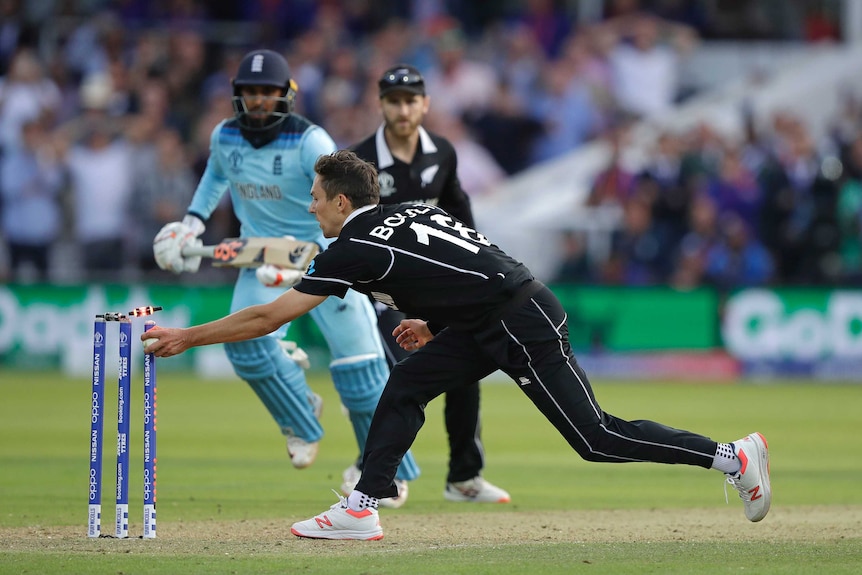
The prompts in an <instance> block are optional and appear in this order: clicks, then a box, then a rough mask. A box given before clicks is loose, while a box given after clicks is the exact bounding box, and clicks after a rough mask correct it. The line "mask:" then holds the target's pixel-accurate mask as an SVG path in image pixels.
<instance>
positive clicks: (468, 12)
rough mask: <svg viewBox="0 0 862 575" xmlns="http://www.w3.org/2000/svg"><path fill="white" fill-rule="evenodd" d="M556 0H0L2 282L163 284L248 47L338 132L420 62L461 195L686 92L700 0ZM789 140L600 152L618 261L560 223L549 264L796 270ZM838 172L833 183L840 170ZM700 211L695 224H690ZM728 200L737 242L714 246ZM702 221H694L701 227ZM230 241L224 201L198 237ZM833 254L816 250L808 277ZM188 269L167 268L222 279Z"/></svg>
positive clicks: (799, 164) (576, 276)
mask: <svg viewBox="0 0 862 575" xmlns="http://www.w3.org/2000/svg"><path fill="white" fill-rule="evenodd" d="M570 5H572V3H566V2H559V1H555V0H529V1H527V2H508V1H503V2H457V1H455V2H453V1H448V2H447V1H443V0H438V1H435V0H413V1H408V2H404V1H396V0H389V1H379V2H352V1H347V0H283V1H280V2H274V1H267V0H247V1H239V0H234V1H229V0H225V1H223V2H205V1H203V0H163V1H156V0H78V1H74V0H66V1H63V0H27V1H26V2H25V1H24V0H0V219H2V237H3V240H4V243H5V248H6V249H5V252H6V253H5V255H3V256H0V278H2V279H4V280H9V281H53V282H75V281H82V280H96V281H127V280H134V279H140V278H145V279H148V280H152V281H159V280H163V279H166V276H165V275H164V274H162V273H161V272H160V271H159V270H157V269H155V264H154V262H153V258H152V250H151V242H152V238H153V237H154V235H155V234H156V232H157V231H158V229H159V228H160V227H161V226H162V225H163V224H165V223H167V222H170V221H175V220H178V219H181V218H182V216H183V215H184V212H185V208H186V207H187V205H188V203H189V200H190V198H191V195H192V193H193V192H194V189H195V187H196V184H197V180H198V178H199V176H200V174H201V173H202V172H203V168H204V166H205V164H206V161H207V156H208V141H209V135H210V132H211V130H212V129H213V127H214V126H215V125H216V124H217V123H218V122H219V121H220V120H221V119H223V118H226V117H229V116H231V115H232V113H233V112H232V108H231V102H230V96H231V87H230V79H231V77H232V75H233V73H234V71H235V69H236V66H237V63H238V62H239V59H240V58H241V57H242V55H243V54H244V53H245V52H246V51H247V50H249V49H252V48H256V47H269V48H272V49H276V50H279V51H281V52H282V53H283V54H284V55H285V56H286V58H287V59H288V61H289V63H290V65H291V69H292V73H293V76H294V79H295V80H296V82H297V83H298V85H299V96H298V99H297V108H296V111H297V112H298V113H300V114H303V115H305V116H307V117H308V118H309V119H311V120H312V121H313V122H315V123H318V124H320V125H321V126H323V127H324V128H325V129H326V130H327V131H328V132H329V133H330V135H331V136H332V137H333V139H334V140H335V141H336V143H337V144H338V145H339V146H340V147H347V146H350V145H352V144H354V143H356V142H358V141H359V140H361V139H362V138H364V137H366V136H367V135H368V134H370V133H371V132H373V131H374V130H375V129H376V128H377V126H378V124H379V122H380V117H379V113H378V111H377V88H376V80H377V77H378V76H379V74H380V73H381V72H382V70H384V69H386V68H387V67H389V66H391V65H392V64H393V63H396V62H402V61H403V62H408V63H411V64H413V65H415V66H417V67H418V68H419V69H420V70H422V72H423V74H424V75H425V79H426V85H427V87H428V93H429V95H430V96H431V102H432V104H431V111H432V112H431V114H430V115H429V117H428V119H427V122H426V127H428V128H429V129H431V130H433V131H436V132H438V133H440V134H441V135H443V136H445V137H447V138H449V139H450V140H451V141H452V143H453V144H454V145H455V148H456V151H457V152H458V155H459V175H460V177H461V179H462V184H463V187H464V189H465V190H466V191H467V192H468V193H469V194H471V195H474V196H478V195H481V194H491V193H493V190H494V187H495V185H496V184H498V183H499V182H501V181H502V180H503V179H504V178H506V177H508V176H510V175H512V174H516V173H518V172H520V171H522V170H524V169H526V168H528V167H531V166H534V165H536V164H538V163H541V162H544V161H547V160H550V159H552V158H556V157H558V156H560V155H562V154H565V153H567V152H569V151H571V150H573V149H576V148H578V147H579V146H581V145H582V144H584V143H585V142H588V141H592V140H594V139H596V138H602V137H609V138H612V139H616V140H617V141H619V143H620V145H624V142H623V141H622V140H623V139H624V133H625V126H627V125H629V124H630V122H632V121H634V120H637V119H640V118H644V117H649V116H651V115H654V114H660V113H662V112H664V111H666V110H668V109H670V108H671V107H672V106H673V105H674V104H675V103H677V102H679V101H680V100H681V99H683V98H685V97H686V96H687V95H688V94H687V91H688V89H687V88H686V87H685V86H684V85H683V83H682V82H681V81H680V77H679V70H680V62H681V59H683V58H685V55H686V54H687V53H689V52H690V50H691V49H692V47H693V46H695V45H696V44H697V42H698V37H699V32H700V31H702V30H704V29H705V28H703V22H702V19H701V15H700V14H699V13H698V11H697V10H696V9H692V7H695V8H696V7H697V6H699V5H702V3H699V2H698V3H691V2H673V1H665V2H638V1H637V0H617V1H609V2H600V3H597V4H596V3H594V5H601V6H602V12H601V13H600V14H596V15H593V16H594V17H593V18H592V19H590V20H589V21H580V22H579V21H578V18H577V17H576V16H577V14H575V13H574V12H573V10H572V8H571V6H570ZM820 33H821V34H822V33H823V32H822V30H821V32H820ZM786 122H787V123H788V124H792V119H787V120H786ZM777 128H782V129H784V130H790V128H789V127H787V126H777ZM796 130H797V132H801V131H804V127H797V128H796ZM801 140H804V137H803V136H801V135H798V136H794V135H793V134H791V133H790V132H785V133H779V132H776V133H775V134H771V135H770V136H769V137H764V138H760V139H758V138H752V139H751V140H750V141H748V142H745V144H744V145H743V146H741V147H738V148H733V147H731V146H729V145H728V144H727V143H725V142H720V141H718V140H717V138H716V137H715V136H714V135H711V134H709V133H708V131H707V130H704V131H703V132H701V133H699V134H697V135H694V136H692V135H686V136H683V137H681V136H674V135H672V134H668V135H666V136H665V137H663V138H662V139H661V142H660V144H659V147H658V149H657V150H656V156H655V159H654V163H653V165H652V166H651V168H650V169H649V170H647V172H645V173H642V174H640V173H639V174H627V173H622V172H623V170H621V168H620V167H619V166H609V168H608V172H607V174H603V175H602V177H601V178H600V179H599V181H597V184H596V190H595V192H594V194H593V197H592V198H591V200H590V201H591V202H594V203H603V202H618V203H619V205H620V206H624V210H625V214H626V215H625V220H624V221H625V225H624V227H623V229H622V230H621V231H620V234H619V237H618V238H616V239H615V241H614V250H613V254H612V256H611V257H610V258H609V259H607V261H602V262H595V261H587V260H588V259H589V258H586V257H584V256H583V255H580V256H579V255H578V248H577V244H578V243H579V238H578V237H577V234H572V235H571V237H570V238H569V240H570V241H571V243H572V246H573V247H572V248H571V253H572V257H571V261H567V262H565V265H564V269H561V273H560V279H571V280H577V281H592V282H603V283H643V284H646V283H660V282H675V283H686V282H687V283H692V284H697V283H699V282H704V281H707V279H708V281H713V279H711V278H713V277H714V274H715V273H716V272H715V268H716V267H718V268H721V267H723V268H730V267H734V266H738V264H737V263H736V259H735V256H733V249H734V248H733V247H732V245H731V244H732V243H733V242H736V243H739V242H744V245H746V246H748V245H750V246H758V245H759V246H761V249H760V251H759V252H758V253H759V254H760V255H759V256H755V255H752V256H751V257H752V258H753V259H752V261H751V262H750V263H749V264H747V265H746V266H744V268H745V273H746V274H750V275H751V276H752V277H751V278H747V277H746V281H752V282H755V281H774V280H789V281H797V280H799V281H802V280H807V279H812V278H811V277H808V276H811V273H812V272H811V271H809V270H807V262H806V260H805V258H806V257H814V255H812V254H811V253H810V252H811V250H812V248H811V246H809V245H808V244H809V243H811V242H810V240H809V236H810V235H811V234H814V235H817V234H818V228H816V225H817V224H818V223H819V222H820V221H821V219H822V217H823V214H822V213H821V212H822V211H823V209H824V207H823V205H822V204H823V202H822V201H820V196H821V195H822V194H821V192H820V191H818V190H819V188H817V186H816V184H817V182H820V181H821V179H818V178H817V176H816V174H817V173H819V172H818V169H817V168H815V167H814V165H815V164H817V163H818V161H819V158H817V157H815V154H816V152H815V151H814V147H813V146H811V145H810V142H809V145H808V147H807V148H806V146H805V144H804V143H803V142H801ZM844 145H845V146H849V144H848V143H844ZM850 159H852V158H850ZM817 165H819V164H817ZM844 165H845V167H846V169H845V170H844V172H843V176H842V178H843V180H842V181H844V180H847V181H849V178H850V175H851V174H853V171H852V164H851V163H846V164H844ZM616 172H619V173H616ZM618 180H619V181H618ZM854 181H855V180H854ZM621 182H625V184H623V183H621ZM830 185H831V186H833V187H834V186H836V185H837V184H836V182H834V181H833V182H832V183H831V184H830ZM704 190H707V192H704ZM701 192H703V193H701ZM848 193H849V192H848ZM833 195H837V194H833ZM707 200H709V201H707ZM836 202H837V203H838V204H841V205H845V204H847V203H848V202H850V200H849V199H845V200H843V201H839V200H837V199H836ZM709 210H712V211H713V212H715V214H714V215H713V216H712V218H713V220H714V221H713V223H712V224H707V223H703V224H701V223H700V222H699V221H698V222H696V221H695V220H697V219H698V218H699V217H703V218H706V219H708V216H698V215H696V213H698V214H699V213H701V212H708V211H709ZM818 210H819V211H818ZM845 211H852V208H851V207H849V206H846V207H845ZM729 213H732V214H737V215H738V220H739V222H738V225H737V228H739V229H742V230H744V233H742V235H743V236H744V238H743V239H739V238H737V239H735V240H730V239H725V236H726V235H727V233H728V230H730V228H731V227H732V226H731V225H730V223H729V219H728V217H727V214H729ZM835 219H836V221H838V220H840V219H841V217H840V216H838V215H835ZM762 222H766V225H765V226H761V225H760V224H761V223H762ZM700 225H705V226H706V225H711V226H712V227H713V228H714V232H713V233H714V234H715V238H713V237H711V236H710V237H707V234H708V232H707V231H706V230H700V229H699V227H698V226H700ZM850 225H851V223H850V222H849V221H848V222H843V223H841V224H840V225H838V224H836V226H837V227H835V231H836V233H839V232H840V233H841V234H846V233H849V230H847V229H845V228H847V227H848V226H850ZM854 225H858V222H857V223H856V224H854ZM842 226H843V227H842ZM237 234H238V229H237V225H236V220H235V218H234V217H233V214H232V211H231V209H230V204H229V199H228V197H227V196H225V199H224V202H223V205H222V206H221V207H220V209H219V210H217V211H216V213H215V215H214V217H213V219H212V220H211V221H210V222H208V226H207V231H206V233H205V235H204V237H203V239H204V241H205V243H213V242H216V241H218V240H220V239H222V238H224V237H231V236H234V235H237ZM842 237H843V236H842ZM818 238H819V236H818ZM719 239H721V241H719ZM713 240H714V241H713ZM818 242H819V243H817V245H822V244H823V243H824V241H823V240H822V238H820V239H818ZM720 245H726V249H725V252H726V253H725V255H724V263H721V261H713V260H717V259H718V258H719V256H718V255H717V254H716V255H714V256H713V257H712V259H710V263H709V265H707V263H706V260H705V255H704V254H705V253H706V252H709V253H710V254H712V253H713V252H716V251H717V250H718V247H719V246H720ZM707 247H708V248H709V249H707ZM737 249H738V248H737ZM784 250H791V251H787V252H785V251H784ZM793 250H795V251H793ZM751 251H752V253H754V252H755V251H757V250H756V249H755V247H752V248H751ZM839 255H842V257H843V252H839ZM847 257H848V258H849V257H850V255H849V254H848V255H847ZM857 257H858V256H857ZM839 259H840V258H839ZM755 260H756V261H755ZM841 261H842V262H843V260H841ZM830 266H831V267H830ZM837 267H841V266H839V264H838V263H835V262H833V263H831V264H829V263H823V262H820V263H818V266H817V269H818V270H820V271H819V272H817V273H815V274H814V278H813V279H815V280H816V279H818V278H820V277H826V276H827V275H829V274H833V272H834V269H837ZM857 267H858V264H857ZM749 268H751V269H749ZM841 269H842V270H844V271H842V272H841V274H843V275H847V274H846V273H845V272H846V270H845V268H843V267H841ZM202 270H205V271H204V273H202V274H199V275H198V276H197V277H195V278H182V279H181V281H231V280H232V278H233V274H232V273H230V272H228V271H226V270H217V269H216V270H213V269H211V268H210V266H208V265H204V266H202ZM830 270H831V271H830ZM724 271H725V273H729V272H728V270H727V269H725V270H724ZM689 276H690V277H689ZM803 276H806V277H803ZM830 277H832V276H830ZM171 279H172V280H173V278H171ZM715 281H730V280H729V279H728V278H725V279H722V280H715Z"/></svg>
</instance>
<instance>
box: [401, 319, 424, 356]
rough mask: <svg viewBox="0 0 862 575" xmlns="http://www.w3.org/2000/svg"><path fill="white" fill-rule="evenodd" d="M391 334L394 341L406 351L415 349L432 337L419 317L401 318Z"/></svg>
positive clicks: (422, 345)
mask: <svg viewBox="0 0 862 575" xmlns="http://www.w3.org/2000/svg"><path fill="white" fill-rule="evenodd" d="M392 335H393V336H394V337H395V342H396V343H397V344H398V345H400V346H401V348H402V349H406V350H407V351H415V350H417V349H419V348H421V347H424V346H425V344H426V343H428V342H429V341H431V340H432V339H434V334H432V333H431V330H429V329H428V324H427V323H426V322H424V321H422V320H421V319H402V320H401V323H400V324H398V325H397V326H396V327H395V329H393V330H392Z"/></svg>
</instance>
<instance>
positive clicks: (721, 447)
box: [712, 443, 742, 473]
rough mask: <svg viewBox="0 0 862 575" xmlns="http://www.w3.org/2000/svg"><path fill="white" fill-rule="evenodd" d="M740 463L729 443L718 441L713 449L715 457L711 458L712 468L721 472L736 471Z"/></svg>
mask: <svg viewBox="0 0 862 575" xmlns="http://www.w3.org/2000/svg"><path fill="white" fill-rule="evenodd" d="M741 466H742V464H741V463H740V462H739V458H738V457H736V451H735V450H734V449H733V445H731V444H730V443H719V444H718V449H716V450H715V458H714V459H713V460H712V468H713V469H718V470H719V471H721V472H722V473H736V472H737V471H739V468H740V467H741Z"/></svg>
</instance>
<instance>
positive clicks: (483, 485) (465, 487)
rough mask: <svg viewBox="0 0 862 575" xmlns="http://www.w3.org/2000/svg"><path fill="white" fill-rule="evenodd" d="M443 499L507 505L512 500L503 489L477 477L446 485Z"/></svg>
mask: <svg viewBox="0 0 862 575" xmlns="http://www.w3.org/2000/svg"><path fill="white" fill-rule="evenodd" d="M443 497H445V498H446V499H447V500H448V501H457V502H473V503H509V502H510V501H511V500H512V498H511V497H509V493H508V492H506V491H505V490H504V489H501V488H499V487H497V486H496V485H494V484H493V483H489V482H487V481H485V479H484V478H482V477H481V476H478V475H477V476H476V477H474V478H473V479H468V480H467V481H457V482H455V483H447V484H446V489H445V490H444V491H443Z"/></svg>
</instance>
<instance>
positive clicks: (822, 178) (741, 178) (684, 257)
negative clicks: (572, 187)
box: [554, 94, 862, 292]
mask: <svg viewBox="0 0 862 575" xmlns="http://www.w3.org/2000/svg"><path fill="white" fill-rule="evenodd" d="M741 113H742V114H745V111H744V110H743V111H741ZM744 117H745V118H746V122H745V125H746V126H747V129H746V130H745V135H744V137H742V138H730V137H727V136H722V135H720V134H719V133H717V132H716V131H715V130H713V129H711V128H710V127H709V126H707V125H700V126H698V127H697V128H696V129H693V130H691V131H689V132H686V133H674V132H665V133H662V134H661V135H660V136H659V137H658V138H657V139H656V142H655V145H654V148H653V149H652V150H651V152H650V154H649V158H648V160H647V161H646V165H645V166H643V168H642V169H638V170H632V169H628V168H627V167H626V162H625V161H623V155H624V150H625V146H626V143H627V134H628V131H627V129H626V128H624V127H621V128H620V129H617V130H615V131H614V132H613V133H612V134H611V135H609V136H608V139H609V144H610V146H611V148H612V149H613V150H614V152H613V153H612V159H611V161H610V162H609V163H608V165H607V166H606V167H605V169H603V170H602V171H601V172H600V173H599V174H598V175H597V177H596V178H595V180H594V181H593V184H592V187H591V190H590V194H589V198H588V200H587V204H588V205H589V206H591V207H599V206H605V207H611V208H616V209H617V210H619V212H620V213H621V214H622V216H621V225H620V227H619V229H618V230H616V231H615V232H613V234H612V237H611V241H610V248H609V253H608V254H607V256H606V257H602V258H599V259H596V258H591V256H590V254H589V252H588V250H587V249H586V239H585V237H584V236H583V234H582V233H580V232H577V231H572V232H567V233H565V234H564V237H563V251H564V253H565V257H564V260H563V261H562V262H561V264H560V267H559V269H558V270H557V273H556V277H555V278H554V281H558V282H580V283H595V284H602V285H644V286H649V285H671V286H674V287H677V288H680V289H690V288H695V287H700V286H711V287H714V288H716V289H718V290H720V291H721V292H727V291H729V290H733V289H736V288H741V287H754V286H776V285H783V286H833V287H834V286H839V285H842V286H860V285H862V102H860V100H859V98H858V97H856V96H854V95H852V94H847V95H846V98H845V101H844V106H843V110H842V112H841V114H839V116H838V117H836V118H835V119H834V121H833V124H832V125H831V126H830V129H829V130H828V131H827V135H826V136H825V137H824V138H823V139H822V140H819V141H815V138H814V137H813V136H812V134H811V133H810V130H809V128H808V127H807V126H806V125H805V124H804V123H803V122H801V121H800V120H799V119H798V118H795V117H794V116H793V115H790V114H788V113H785V112H778V113H776V114H774V116H773V117H772V118H771V122H769V125H768V126H765V127H763V128H761V129H757V127H756V125H755V122H754V121H753V120H752V118H750V117H749V116H747V115H746V116H744Z"/></svg>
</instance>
